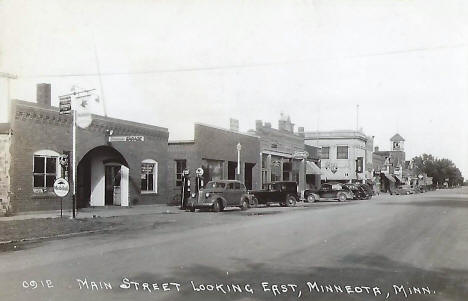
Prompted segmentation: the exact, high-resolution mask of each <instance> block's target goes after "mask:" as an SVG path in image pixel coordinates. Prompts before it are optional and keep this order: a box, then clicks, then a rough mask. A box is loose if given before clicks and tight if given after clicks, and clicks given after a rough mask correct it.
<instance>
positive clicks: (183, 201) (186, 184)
mask: <svg viewBox="0 0 468 301" xmlns="http://www.w3.org/2000/svg"><path fill="white" fill-rule="evenodd" d="M181 189H182V190H181V193H180V209H183V210H185V208H186V207H187V199H188V198H189V197H190V170H188V169H184V171H183V172H182V188H181Z"/></svg>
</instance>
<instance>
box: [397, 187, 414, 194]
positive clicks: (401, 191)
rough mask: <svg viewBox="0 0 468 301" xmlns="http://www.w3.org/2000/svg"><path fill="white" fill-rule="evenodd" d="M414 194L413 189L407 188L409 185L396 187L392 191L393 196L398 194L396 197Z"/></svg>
mask: <svg viewBox="0 0 468 301" xmlns="http://www.w3.org/2000/svg"><path fill="white" fill-rule="evenodd" d="M414 193H415V191H414V188H411V186H409V185H401V186H398V187H397V188H395V190H394V191H393V194H398V195H401V194H414Z"/></svg>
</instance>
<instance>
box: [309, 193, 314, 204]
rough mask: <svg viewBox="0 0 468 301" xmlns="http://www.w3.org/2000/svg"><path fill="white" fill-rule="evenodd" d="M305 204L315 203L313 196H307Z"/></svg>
mask: <svg viewBox="0 0 468 301" xmlns="http://www.w3.org/2000/svg"><path fill="white" fill-rule="evenodd" d="M307 202H309V203H313V202H315V196H314V195H313V194H312V193H311V194H309V195H308V196H307Z"/></svg>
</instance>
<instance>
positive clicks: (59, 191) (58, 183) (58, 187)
mask: <svg viewBox="0 0 468 301" xmlns="http://www.w3.org/2000/svg"><path fill="white" fill-rule="evenodd" d="M69 191H70V185H69V184H68V182H67V180H65V179H63V178H58V179H57V180H55V182H54V192H55V194H56V195H57V196H59V197H64V196H66V195H67V194H68V192H69Z"/></svg>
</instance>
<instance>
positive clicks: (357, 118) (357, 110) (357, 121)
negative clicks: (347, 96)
mask: <svg viewBox="0 0 468 301" xmlns="http://www.w3.org/2000/svg"><path fill="white" fill-rule="evenodd" d="M358 131H359V104H357V105H356V132H358Z"/></svg>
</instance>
